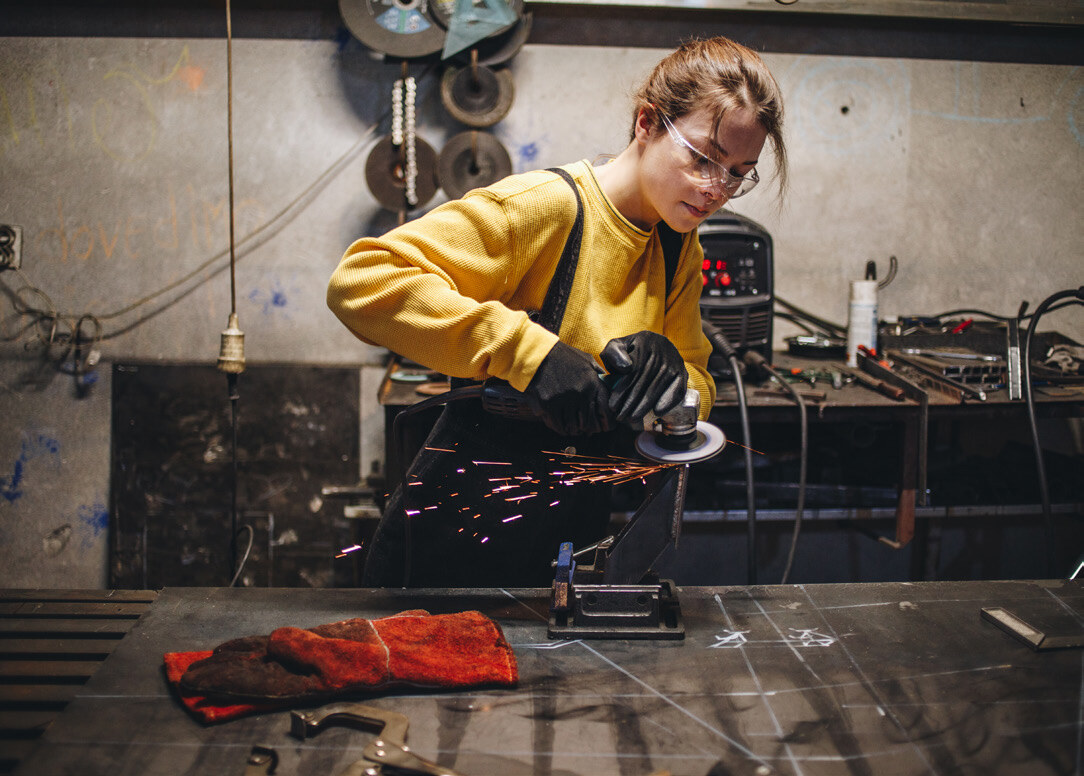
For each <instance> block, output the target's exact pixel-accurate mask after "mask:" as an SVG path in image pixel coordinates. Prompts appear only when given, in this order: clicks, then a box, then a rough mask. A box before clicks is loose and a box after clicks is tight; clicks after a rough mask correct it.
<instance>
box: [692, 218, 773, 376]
mask: <svg viewBox="0 0 1084 776" xmlns="http://www.w3.org/2000/svg"><path fill="white" fill-rule="evenodd" d="M699 235H700V245H701V246H702V247H703V249H704V264H703V267H702V269H701V275H702V281H703V289H702V290H701V292H700V315H701V317H702V318H703V319H704V320H705V321H708V322H709V323H711V324H713V325H714V326H715V327H716V328H718V329H719V330H720V331H722V333H723V334H724V335H725V336H726V338H727V340H729V341H730V344H731V345H733V346H734V349H735V350H736V351H737V352H738V356H739V357H740V356H741V355H742V354H744V353H745V352H746V351H748V350H755V351H757V352H758V353H760V354H761V355H762V356H763V357H764V358H765V359H766V360H767V361H768V363H769V364H770V363H771V360H772V302H773V297H772V237H771V235H770V234H768V232H767V230H766V229H764V227H762V226H761V225H760V224H758V223H756V222H755V221H753V220H751V219H748V218H746V217H745V216H740V215H738V214H737V213H732V212H730V211H726V210H720V211H718V212H717V213H715V214H714V215H712V216H711V217H709V218H708V219H707V220H706V221H705V222H704V223H703V224H702V225H701V226H700V229H699ZM708 371H709V372H711V374H712V376H713V377H715V378H716V379H719V378H723V379H726V378H729V377H731V376H732V375H731V366H730V363H729V361H728V360H727V359H726V358H724V357H723V356H721V355H719V354H714V355H713V356H712V357H711V359H710V360H709V361H708Z"/></svg>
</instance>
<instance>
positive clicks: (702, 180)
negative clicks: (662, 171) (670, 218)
mask: <svg viewBox="0 0 1084 776" xmlns="http://www.w3.org/2000/svg"><path fill="white" fill-rule="evenodd" d="M659 116H660V118H662V123H663V124H665V125H666V131H667V132H668V133H669V135H670V139H671V140H673V141H674V144H675V145H677V146H678V147H680V148H683V149H685V150H686V151H688V152H689V153H690V154H691V155H692V158H691V159H690V160H689V163H688V165H687V167H686V169H685V172H686V174H687V175H688V176H689V177H690V178H691V179H692V180H693V181H694V182H696V183H698V184H700V185H702V186H711V187H713V188H717V189H722V190H723V191H725V192H726V194H727V196H728V197H729V198H730V199H734V198H736V197H740V196H741V195H742V194H748V193H749V192H750V191H752V190H753V187H754V186H756V185H757V184H758V183H760V176H759V175H757V170H756V168H755V167H754V168H753V169H752V170H750V171H749V172H747V173H746V174H745V175H735V174H734V173H732V172H730V170H728V169H726V168H725V167H723V165H721V164H719V163H718V162H716V161H714V160H712V159H709V158H708V157H706V156H704V154H702V153H701V152H700V151H699V150H697V148H696V147H695V146H694V145H693V144H692V143H690V142H689V141H688V140H686V139H685V137H684V136H683V135H682V134H681V133H680V132H678V131H677V129H676V128H675V127H674V125H673V124H672V123H671V122H670V119H668V118H667V117H666V116H665V115H663V114H662V113H660V114H659Z"/></svg>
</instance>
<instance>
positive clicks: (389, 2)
mask: <svg viewBox="0 0 1084 776" xmlns="http://www.w3.org/2000/svg"><path fill="white" fill-rule="evenodd" d="M339 13H340V14H342V17H343V21H344V22H345V23H346V27H347V29H348V30H350V32H351V34H353V35H354V37H355V38H357V39H358V40H360V41H361V42H362V43H364V44H365V45H366V46H368V47H369V48H371V49H374V50H376V51H380V52H383V53H384V54H388V55H389V56H393V57H401V58H403V59H413V58H415V57H424V56H428V55H429V54H434V53H436V52H438V51H440V50H441V49H442V48H443V47H444V38H445V35H446V34H447V33H446V30H445V28H444V27H442V26H441V25H440V24H437V22H436V20H435V19H434V16H433V12H432V8H431V7H430V2H429V0H339Z"/></svg>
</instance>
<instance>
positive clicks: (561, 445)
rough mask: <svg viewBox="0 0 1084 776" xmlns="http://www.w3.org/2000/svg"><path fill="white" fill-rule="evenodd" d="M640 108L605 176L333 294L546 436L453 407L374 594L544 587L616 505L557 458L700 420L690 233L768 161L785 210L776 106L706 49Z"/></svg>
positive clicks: (422, 248) (399, 509)
mask: <svg viewBox="0 0 1084 776" xmlns="http://www.w3.org/2000/svg"><path fill="white" fill-rule="evenodd" d="M635 103H636V104H635V111H634V120H633V126H632V133H631V139H630V142H629V144H628V146H627V147H626V148H625V149H624V150H623V151H622V152H621V153H620V154H618V155H617V156H616V157H615V158H614V159H613V160H612V161H610V162H608V163H606V164H604V165H602V166H600V167H597V168H596V167H592V166H591V165H590V164H589V163H587V162H576V163H573V164H569V165H565V166H564V167H563V168H560V170H550V171H536V172H529V173H524V174H520V175H513V176H511V177H509V178H506V179H504V180H502V181H499V182H497V183H495V184H493V185H491V186H489V187H487V188H484V189H479V190H476V191H472V192H469V193H467V194H466V195H464V196H463V197H462V198H461V199H458V200H455V201H452V202H448V203H446V204H444V205H441V206H440V207H438V208H436V209H434V210H432V211H430V212H429V213H428V214H426V215H425V216H423V217H421V218H418V219H417V220H414V221H410V222H408V223H406V224H404V225H403V226H400V227H398V228H397V229H394V230H392V231H391V232H389V233H387V234H385V235H384V236H382V237H370V238H363V239H360V240H358V241H357V242H355V243H354V244H353V245H351V246H350V248H349V249H348V250H347V252H346V255H345V256H344V257H343V260H342V262H341V264H340V265H339V267H338V269H337V270H336V271H335V273H334V275H333V276H332V278H331V283H330V286H329V288H328V305H329V306H330V307H331V309H332V310H333V311H334V313H335V314H336V315H337V316H338V317H339V319H340V320H341V321H342V322H343V323H344V324H345V325H346V326H347V327H348V328H349V329H350V330H351V331H353V332H354V334H356V335H357V336H358V337H359V338H360V339H362V340H363V341H365V342H368V343H370V344H375V345H381V346H384V347H386V348H388V349H390V350H392V351H394V352H395V353H398V354H400V355H403V356H406V357H408V358H410V359H412V360H414V361H417V362H418V363H421V364H424V365H426V366H427V367H429V368H431V369H435V370H437V371H439V372H441V373H443V374H446V375H449V376H451V377H453V378H465V379H468V380H475V381H482V380H486V379H488V378H499V379H502V380H504V381H507V382H508V383H509V384H510V385H511V386H512V387H513V388H515V389H517V390H519V391H523V392H524V393H525V394H526V395H527V397H528V398H529V399H530V400H531V401H532V402H533V404H534V406H535V407H536V408H537V410H538V412H539V416H540V417H539V420H541V421H542V422H532V421H516V420H507V419H504V418H498V417H495V416H492V415H488V414H486V413H484V412H483V411H482V410H481V408H480V404H479V402H478V401H477V400H473V401H458V402H452V403H450V404H449V405H448V407H447V409H446V410H445V411H444V414H443V415H442V416H441V418H440V420H439V421H438V422H437V424H436V426H435V428H434V429H433V432H432V434H431V436H430V438H429V441H428V442H427V444H426V445H425V447H424V448H423V450H422V451H421V452H420V453H419V455H418V457H417V458H416V459H415V461H414V463H413V465H412V466H411V468H410V470H409V472H408V474H407V477H406V480H405V482H404V483H403V484H402V485H401V486H400V487H399V488H397V489H396V492H395V493H394V494H393V495H392V496H391V498H390V499H389V501H388V503H387V504H386V507H385V510H384V516H383V518H382V520H381V523H380V526H379V527H378V529H377V532H376V535H375V536H374V538H373V542H372V544H371V546H370V548H369V554H368V559H367V563H366V571H365V576H364V579H363V583H364V584H365V585H366V586H393V585H400V584H402V585H413V586H432V587H456V586H461V587H472V586H539V585H547V584H548V583H549V580H550V579H552V569H551V567H550V561H552V560H553V558H555V557H556V554H557V549H558V545H559V544H560V542H562V541H572V542H573V543H574V546H576V547H582V546H584V545H585V544H588V543H590V542H592V541H597V540H598V539H599V538H601V536H602V535H603V533H604V532H605V530H606V525H607V522H608V517H609V491H608V489H607V488H606V487H603V486H598V485H591V484H587V483H583V482H579V481H576V482H575V484H570V482H571V480H570V479H569V478H568V476H567V475H564V474H562V473H561V472H563V471H567V470H568V467H567V466H563V463H564V462H563V461H562V460H561V458H560V456H561V455H562V454H569V453H570V452H571V451H575V453H576V454H577V455H581V456H583V455H604V454H606V453H607V452H609V451H610V450H612V449H613V446H614V445H615V444H617V443H618V441H617V440H620V439H623V438H624V435H623V434H622V433H621V432H622V431H623V430H627V429H628V428H629V425H630V424H635V423H636V422H637V421H639V420H640V419H642V418H643V417H644V415H645V414H646V413H647V412H648V411H651V410H654V411H656V412H658V413H662V412H665V411H666V410H668V409H670V408H671V407H673V406H674V405H675V404H676V403H677V402H678V401H680V399H681V398H682V397H683V396H684V395H685V391H686V387H687V386H690V387H692V388H695V389H696V390H697V391H698V392H699V393H700V396H701V402H700V412H701V416H702V417H704V418H706V417H707V414H708V412H709V411H710V409H711V406H712V403H713V402H714V398H715V384H714V381H713V379H712V378H711V376H710V375H709V374H708V372H707V369H706V366H707V360H708V356H709V355H710V352H711V347H710V345H709V343H708V341H707V339H706V338H705V337H704V335H703V333H702V331H701V326H700V309H699V299H700V290H701V279H700V277H701V274H700V266H701V262H702V260H703V253H702V251H701V249H700V245H699V242H698V240H697V239H696V227H697V226H698V225H699V224H700V223H702V222H703V221H704V220H705V219H706V218H707V217H708V216H710V215H711V214H712V213H714V212H715V211H716V210H718V209H719V208H720V207H722V206H723V205H724V204H725V203H726V202H727V201H728V200H729V199H731V198H733V197H738V196H741V195H743V194H745V193H747V192H748V191H749V190H751V189H752V188H753V187H754V186H755V185H756V183H757V182H758V180H759V177H758V173H757V170H756V166H757V164H758V162H759V160H760V158H761V153H762V151H763V149H764V145H765V143H766V142H768V143H770V145H771V148H772V151H773V152H774V157H775V168H776V170H777V175H778V178H779V184H780V191H782V188H783V186H784V185H785V177H786V152H785V147H784V143H783V138H782V116H783V104H782V98H781V95H780V92H779V88H778V85H777V84H776V82H775V79H774V78H773V77H772V75H771V73H770V72H769V71H768V69H767V67H766V66H765V65H764V63H763V61H762V60H761V59H760V57H759V56H757V54H756V53H754V52H753V51H751V50H750V49H748V48H745V47H744V46H741V45H739V44H737V43H734V42H733V41H730V40H728V39H726V38H712V39H710V40H704V41H692V42H689V43H686V44H684V45H682V46H681V47H680V48H679V49H678V50H677V51H675V52H673V53H672V54H670V55H669V56H667V57H666V58H665V59H663V60H662V61H661V62H660V63H659V64H658V65H657V66H656V67H655V69H654V71H653V72H652V73H651V75H650V76H649V77H648V79H647V81H646V82H645V83H644V84H643V85H642V87H641V88H640V90H639V92H638V93H637V95H636V97H635ZM667 254H669V256H670V259H669V261H668V258H667ZM668 263H669V266H668ZM604 350H605V351H606V357H605V359H603V360H604V361H605V362H607V363H605V364H602V363H601V362H600V359H599V357H600V354H602V353H603V351H604ZM602 366H605V367H606V369H607V371H609V372H611V373H617V374H618V375H620V379H618V380H616V381H614V380H612V379H611V380H606V381H603V380H601V379H600V378H599V371H600V368H601V367H602ZM388 431H389V432H390V429H389V430H388ZM528 475H530V476H529V477H528ZM502 477H504V478H505V479H503V480H502V479H501V478H502ZM515 478H518V479H515ZM524 478H527V479H524ZM524 482H529V483H533V485H532V488H531V489H529V490H528V489H527V488H526V486H525V485H522V484H520V483H524ZM495 483H496V484H495ZM501 483H504V484H501ZM513 486H515V488H513ZM513 490H515V495H504V494H507V493H510V492H512V491H513ZM512 499H516V500H514V501H513V500H512Z"/></svg>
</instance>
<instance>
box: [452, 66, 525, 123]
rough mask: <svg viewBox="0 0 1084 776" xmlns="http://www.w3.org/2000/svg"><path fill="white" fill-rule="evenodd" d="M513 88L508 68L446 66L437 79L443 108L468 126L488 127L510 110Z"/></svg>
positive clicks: (513, 94) (513, 93)
mask: <svg viewBox="0 0 1084 776" xmlns="http://www.w3.org/2000/svg"><path fill="white" fill-rule="evenodd" d="M514 96H515V86H514V85H513V83H512V73H511V72H509V70H508V69H507V68H501V69H500V70H494V69H493V68H491V67H487V66H486V65H478V66H476V67H472V66H471V65H466V66H464V67H455V66H452V67H449V68H447V69H446V70H445V71H444V75H443V76H442V77H441V79H440V99H441V101H442V102H443V103H444V107H445V109H446V110H447V111H448V112H449V113H450V114H452V116H453V117H454V118H456V119H458V120H459V121H461V122H463V123H464V124H466V125H467V126H468V127H491V126H493V125H494V124H496V123H497V122H498V121H500V120H501V119H503V118H504V117H505V116H506V115H507V114H508V111H509V109H511V107H512V100H513V98H514Z"/></svg>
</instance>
